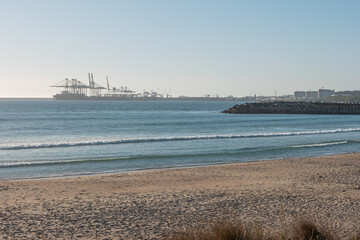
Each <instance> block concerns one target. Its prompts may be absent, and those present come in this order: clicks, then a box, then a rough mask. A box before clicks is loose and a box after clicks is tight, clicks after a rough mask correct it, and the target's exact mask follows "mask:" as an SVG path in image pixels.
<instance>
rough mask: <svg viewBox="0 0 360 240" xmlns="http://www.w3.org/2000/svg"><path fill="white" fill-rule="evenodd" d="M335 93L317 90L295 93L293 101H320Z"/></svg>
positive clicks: (333, 91) (328, 90)
mask: <svg viewBox="0 0 360 240" xmlns="http://www.w3.org/2000/svg"><path fill="white" fill-rule="evenodd" d="M334 93H335V90H330V89H323V88H321V89H319V90H318V91H310V90H309V91H295V92H294V99H295V100H319V99H320V100H321V99H325V98H328V97H330V96H331V95H333V94H334Z"/></svg>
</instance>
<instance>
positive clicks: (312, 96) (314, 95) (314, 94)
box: [305, 91, 319, 100]
mask: <svg viewBox="0 0 360 240" xmlns="http://www.w3.org/2000/svg"><path fill="white" fill-rule="evenodd" d="M305 98H306V99H311V100H314V99H318V98H319V93H318V91H306V92H305Z"/></svg>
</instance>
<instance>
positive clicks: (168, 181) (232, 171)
mask: <svg viewBox="0 0 360 240" xmlns="http://www.w3.org/2000/svg"><path fill="white" fill-rule="evenodd" d="M299 217H305V218H311V219H312V220H314V221H315V222H320V223H322V224H325V225H327V226H329V227H330V228H331V230H333V231H334V232H335V233H337V234H339V235H340V236H343V237H346V236H352V235H354V234H355V233H356V232H359V231H360V229H359V225H360V154H345V155H336V156H329V157H321V158H303V159H285V160H273V161H263V162H249V163H239V164H227V165H220V166H208V167H197V168H186V169H167V170H152V171H143V172H132V173H123V174H115V175H100V176H83V177H72V178H63V179H41V180H18V181H1V182H0V239H72V238H74V239H158V238H165V239H166V236H168V234H170V233H172V232H173V231H174V230H181V229H186V228H191V227H195V226H199V225H200V226H201V225H203V224H207V223H209V222H214V221H218V220H220V219H238V220H243V221H246V222H255V223H258V224H261V225H262V226H264V227H265V228H266V229H269V230H271V229H274V228H276V227H277V226H281V225H284V224H286V223H287V222H291V221H294V220H296V219H297V218H299Z"/></svg>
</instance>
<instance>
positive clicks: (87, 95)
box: [50, 73, 241, 101]
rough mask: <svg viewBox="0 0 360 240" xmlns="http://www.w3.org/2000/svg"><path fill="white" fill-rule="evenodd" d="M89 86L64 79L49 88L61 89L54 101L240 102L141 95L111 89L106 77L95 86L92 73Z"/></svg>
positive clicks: (207, 98)
mask: <svg viewBox="0 0 360 240" xmlns="http://www.w3.org/2000/svg"><path fill="white" fill-rule="evenodd" d="M88 78H89V84H85V83H83V82H81V81H79V80H77V79H68V78H66V79H64V80H62V81H60V82H59V83H57V84H55V85H52V86H50V87H56V88H62V89H63V90H62V91H61V92H60V93H58V94H55V95H54V96H53V97H54V99H55V100H130V101H138V100H186V101H219V100H220V101H229V100H241V99H240V98H236V97H233V96H229V97H219V96H218V95H217V96H215V97H212V96H210V95H206V96H205V97H187V96H180V97H175V98H173V97H172V95H171V93H170V92H171V89H170V90H168V91H166V89H165V90H164V92H163V93H159V92H158V91H152V90H151V91H146V90H144V91H143V92H142V93H136V92H135V91H133V90H130V89H129V88H128V87H126V86H122V87H120V88H116V87H111V86H110V84H109V79H108V77H106V87H103V86H101V85H99V84H97V83H96V82H95V81H94V76H93V74H92V73H89V74H88Z"/></svg>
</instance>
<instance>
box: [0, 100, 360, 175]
mask: <svg viewBox="0 0 360 240" xmlns="http://www.w3.org/2000/svg"><path fill="white" fill-rule="evenodd" d="M238 103H239V102H180V101H179V102H177V101H144V102H125V101H52V100H37V101H22V100H2V101H0V179H15V178H36V177H53V176H68V175H81V174H94V173H109V172H125V171H137V170H144V169H157V168H173V167H187V166H202V165H208V164H220V163H231V162H245V161H252V160H270V159H278V158H293V157H306V156H324V155H331V154H339V153H351V152H358V149H359V147H360V137H359V133H360V125H359V122H360V116H344V115H297V114H294V115H283V114H279V115H276V114H254V115H251V114H238V115H230V114H221V113H220V112H221V111H222V110H225V109H227V108H229V107H232V106H233V105H235V104H238Z"/></svg>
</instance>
